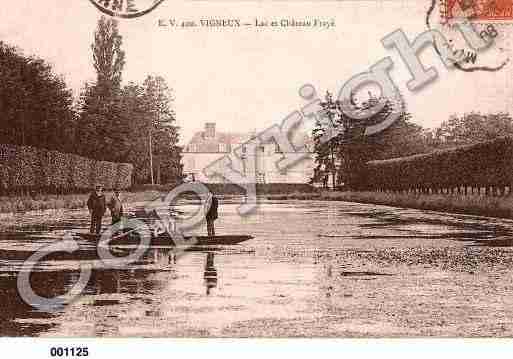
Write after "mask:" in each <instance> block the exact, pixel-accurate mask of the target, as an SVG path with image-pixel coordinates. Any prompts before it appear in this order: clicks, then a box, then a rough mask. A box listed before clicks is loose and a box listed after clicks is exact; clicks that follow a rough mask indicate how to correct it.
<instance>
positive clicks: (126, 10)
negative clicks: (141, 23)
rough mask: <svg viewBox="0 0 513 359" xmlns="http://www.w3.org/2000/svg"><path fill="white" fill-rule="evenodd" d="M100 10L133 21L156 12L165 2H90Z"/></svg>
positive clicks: (116, 0) (136, 0) (157, 0)
mask: <svg viewBox="0 0 513 359" xmlns="http://www.w3.org/2000/svg"><path fill="white" fill-rule="evenodd" d="M89 1H90V2H91V3H92V4H93V5H94V6H95V7H96V8H97V9H98V10H100V11H101V12H103V13H104V14H107V15H109V16H113V17H120V18H124V19H132V18H136V17H140V16H143V15H146V14H147V13H149V12H151V11H153V10H155V8H157V6H159V5H160V4H162V3H163V2H164V0H89Z"/></svg>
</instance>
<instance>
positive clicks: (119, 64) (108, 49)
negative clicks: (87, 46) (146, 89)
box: [91, 16, 125, 95]
mask: <svg viewBox="0 0 513 359" xmlns="http://www.w3.org/2000/svg"><path fill="white" fill-rule="evenodd" d="M122 44H123V38H122V37H121V35H120V34H119V30H118V22H117V20H115V19H112V18H106V17H105V16H102V17H101V18H100V20H99V21H98V27H97V29H96V31H95V33H94V43H93V44H92V45H91V49H92V51H93V64H94V68H95V70H96V74H97V80H96V85H97V86H98V87H99V88H100V89H101V90H102V91H106V92H107V93H106V94H105V95H107V94H108V93H109V92H110V94H111V95H112V93H113V92H115V91H118V90H119V89H120V87H121V80H122V73H123V68H124V66H125V52H124V51H123V50H122V49H121V46H122Z"/></svg>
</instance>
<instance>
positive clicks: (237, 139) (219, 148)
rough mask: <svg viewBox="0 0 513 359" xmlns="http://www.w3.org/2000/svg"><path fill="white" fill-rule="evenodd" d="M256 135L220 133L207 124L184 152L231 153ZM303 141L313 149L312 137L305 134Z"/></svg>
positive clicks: (213, 126)
mask: <svg viewBox="0 0 513 359" xmlns="http://www.w3.org/2000/svg"><path fill="white" fill-rule="evenodd" d="M209 126H210V127H209ZM256 134H257V133H256V131H252V132H246V133H235V132H220V131H216V130H215V124H214V123H210V124H209V123H207V124H206V126H205V130H203V131H198V132H196V133H195V134H194V136H192V138H191V140H190V141H189V143H188V144H187V146H185V148H184V152H231V151H232V147H236V146H239V145H241V144H243V143H245V142H249V141H250V140H251V139H252V138H254V137H255V135H256ZM302 140H303V141H302V143H305V144H306V145H307V146H308V147H309V148H312V147H311V144H312V140H311V138H310V136H308V135H307V134H303V135H302ZM294 142H295V141H294Z"/></svg>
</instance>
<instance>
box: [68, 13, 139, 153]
mask: <svg viewBox="0 0 513 359" xmlns="http://www.w3.org/2000/svg"><path fill="white" fill-rule="evenodd" d="M122 43H123V39H122V37H121V35H120V34H119V30H118V24H117V21H116V20H115V19H107V18H106V17H103V16H102V17H101V18H100V20H99V21H98V27H97V29H96V31H95V33H94V42H93V44H92V45H91V50H92V54H93V66H94V68H95V70H96V74H97V78H96V83H94V84H86V86H85V88H84V90H83V93H82V96H81V113H80V121H79V124H78V129H77V135H78V141H79V145H78V147H79V148H80V151H81V154H83V155H85V156H89V157H92V158H96V159H101V160H109V161H123V159H124V158H126V156H127V155H128V148H127V146H128V144H127V142H128V137H129V135H130V134H129V126H128V124H127V122H129V121H130V116H129V115H127V114H126V111H124V109H123V108H122V105H121V103H122V101H121V98H120V96H121V80H122V72H123V67H124V65H125V52H124V51H123V50H122V48H121V47H122Z"/></svg>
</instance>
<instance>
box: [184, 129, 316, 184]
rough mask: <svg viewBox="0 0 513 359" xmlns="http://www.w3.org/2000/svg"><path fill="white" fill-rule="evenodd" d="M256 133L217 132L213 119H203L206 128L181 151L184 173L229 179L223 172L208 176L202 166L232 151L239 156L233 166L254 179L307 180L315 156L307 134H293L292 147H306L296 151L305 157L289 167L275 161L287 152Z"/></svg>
mask: <svg viewBox="0 0 513 359" xmlns="http://www.w3.org/2000/svg"><path fill="white" fill-rule="evenodd" d="M297 132H299V131H297ZM255 135H256V131H253V132H250V133H231V132H219V131H217V130H216V124H215V123H213V122H208V123H206V124H205V129H204V130H203V131H199V132H196V133H195V134H194V136H193V137H192V139H191V140H190V141H189V143H188V144H187V145H186V146H185V148H184V151H183V164H184V173H185V174H186V175H187V178H188V180H195V181H201V182H204V183H224V182H230V181H228V180H227V179H226V178H225V177H224V176H223V175H222V174H221V175H219V174H218V175H210V176H207V173H205V172H206V171H205V169H206V168H208V167H209V166H211V165H212V164H213V163H215V162H216V161H217V160H219V159H222V158H223V157H224V156H226V155H229V154H230V153H234V154H236V156H237V157H236V158H238V160H237V161H232V163H231V166H232V168H233V169H234V170H236V171H237V172H239V173H240V174H241V175H243V176H246V177H249V178H254V179H255V183H307V182H309V181H310V179H311V178H312V176H313V171H314V156H313V153H312V152H311V149H312V141H311V139H310V137H309V136H307V135H306V134H304V133H298V134H295V136H293V138H292V139H291V142H292V143H293V144H294V147H296V148H306V150H302V151H300V152H299V153H301V154H304V158H302V159H301V160H300V161H298V162H297V163H295V164H294V165H292V166H291V167H289V168H286V169H280V168H279V167H278V165H277V163H278V162H279V161H280V160H281V159H283V158H284V156H286V153H283V151H282V150H281V149H280V148H279V146H278V145H277V143H274V142H272V143H265V144H260V143H258V142H257V141H255V140H254V138H255ZM296 144H297V145H296ZM296 153H297V152H296ZM218 168H222V166H220V167H218Z"/></svg>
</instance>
